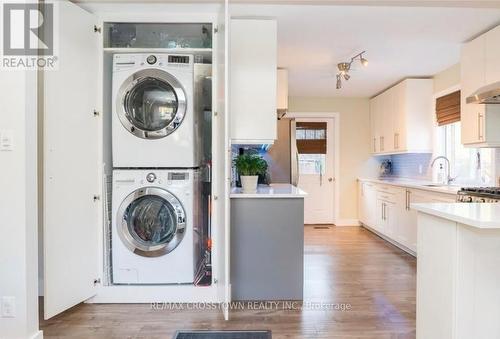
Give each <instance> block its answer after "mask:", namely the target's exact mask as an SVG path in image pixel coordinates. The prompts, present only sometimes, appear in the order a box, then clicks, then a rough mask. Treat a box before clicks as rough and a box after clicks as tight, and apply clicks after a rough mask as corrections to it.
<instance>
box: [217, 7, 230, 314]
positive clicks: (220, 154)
mask: <svg viewBox="0 0 500 339" xmlns="http://www.w3.org/2000/svg"><path fill="white" fill-rule="evenodd" d="M228 22H229V20H228V0H222V2H221V9H220V11H219V15H218V22H217V35H216V39H215V44H216V45H215V48H214V51H215V60H216V61H215V63H216V65H215V69H214V76H215V82H216V91H217V94H216V102H215V103H214V107H215V112H216V113H217V114H214V123H213V147H212V148H213V149H214V150H216V151H215V152H214V158H213V164H212V165H213V171H212V173H213V176H212V182H213V188H214V190H213V204H212V206H213V208H214V209H215V213H214V219H213V231H214V235H213V252H214V253H213V254H214V258H213V259H214V272H213V273H214V284H216V286H217V290H218V298H219V300H220V301H221V302H224V303H225V305H228V303H229V302H230V301H231V285H230V281H229V278H230V271H229V267H230V262H229V255H230V253H229V248H230V246H229V239H230V234H229V226H230V225H229V220H230V218H229V212H230V211H229V191H230V180H229V178H230V174H229V173H230V166H231V162H230V152H229V150H230V147H229V118H228V116H227V113H228V111H229V110H228V74H229V72H228V64H227V62H226V60H227V59H226V58H227V56H228V38H229V32H228V31H229V27H228V25H227V23H228ZM222 310H223V312H224V318H225V319H226V320H227V319H229V309H228V308H225V307H222Z"/></svg>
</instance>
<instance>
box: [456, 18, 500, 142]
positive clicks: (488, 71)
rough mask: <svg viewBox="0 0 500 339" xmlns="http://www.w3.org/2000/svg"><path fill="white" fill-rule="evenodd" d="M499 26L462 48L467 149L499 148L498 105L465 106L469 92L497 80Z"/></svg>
mask: <svg viewBox="0 0 500 339" xmlns="http://www.w3.org/2000/svg"><path fill="white" fill-rule="evenodd" d="M499 60H500V26H497V27H496V28H494V29H492V30H491V31H489V32H487V33H485V34H483V35H481V36H479V37H478V38H476V39H474V40H472V41H470V42H468V43H466V44H465V45H464V46H463V48H462V56H461V60H460V64H461V87H462V91H461V93H462V94H461V107H462V112H461V121H462V124H461V125H462V143H463V144H464V145H466V146H470V147H499V146H500V128H499V126H500V105H484V104H467V103H466V99H467V97H468V96H470V95H471V94H472V93H474V92H475V91H477V90H478V89H480V88H481V87H484V86H486V85H490V84H493V83H495V82H498V81H500V62H499Z"/></svg>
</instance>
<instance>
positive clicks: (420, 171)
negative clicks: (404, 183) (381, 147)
mask: <svg viewBox="0 0 500 339" xmlns="http://www.w3.org/2000/svg"><path fill="white" fill-rule="evenodd" d="M386 159H389V160H391V162H392V173H391V174H390V175H386V176H385V177H398V178H407V179H415V180H432V171H431V169H430V164H431V161H432V154H431V153H409V154H395V155H390V156H387V157H381V158H380V162H382V160H386Z"/></svg>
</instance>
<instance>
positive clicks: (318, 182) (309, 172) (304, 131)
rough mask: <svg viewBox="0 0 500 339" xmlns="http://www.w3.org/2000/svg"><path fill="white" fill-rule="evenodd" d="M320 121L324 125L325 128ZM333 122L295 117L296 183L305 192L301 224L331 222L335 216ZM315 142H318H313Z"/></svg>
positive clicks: (331, 120)
mask: <svg viewBox="0 0 500 339" xmlns="http://www.w3.org/2000/svg"><path fill="white" fill-rule="evenodd" d="M321 124H323V126H326V129H325V130H323V129H324V127H321V126H322V125H321ZM333 124H334V120H333V119H319V118H318V119H312V118H311V119H297V120H296V125H297V127H296V141H297V148H298V153H299V155H298V156H299V181H298V186H299V187H300V188H301V189H303V190H304V191H305V192H307V196H306V197H305V198H304V223H305V224H333V223H334V220H335V204H334V201H335V169H334V166H335V161H334V156H335V154H334V148H335V146H334V145H335V143H334V125H333ZM308 125H310V127H308ZM301 126H303V127H301ZM322 130H323V131H322ZM325 139H326V140H325ZM322 142H324V143H326V151H325V150H324V149H322V147H321V146H320V144H321V143H322ZM315 143H317V144H318V145H317V146H316V145H314V144H315ZM309 145H311V146H309Z"/></svg>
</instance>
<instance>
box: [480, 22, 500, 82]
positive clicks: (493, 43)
mask: <svg viewBox="0 0 500 339" xmlns="http://www.w3.org/2000/svg"><path fill="white" fill-rule="evenodd" d="M484 40H485V41H484V49H485V50H484V63H485V65H484V71H485V76H484V77H485V81H486V85H488V84H492V83H495V82H498V81H500V62H498V61H499V60H500V26H497V27H495V28H493V29H492V30H491V31H489V32H488V33H486V34H485V36H484Z"/></svg>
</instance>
